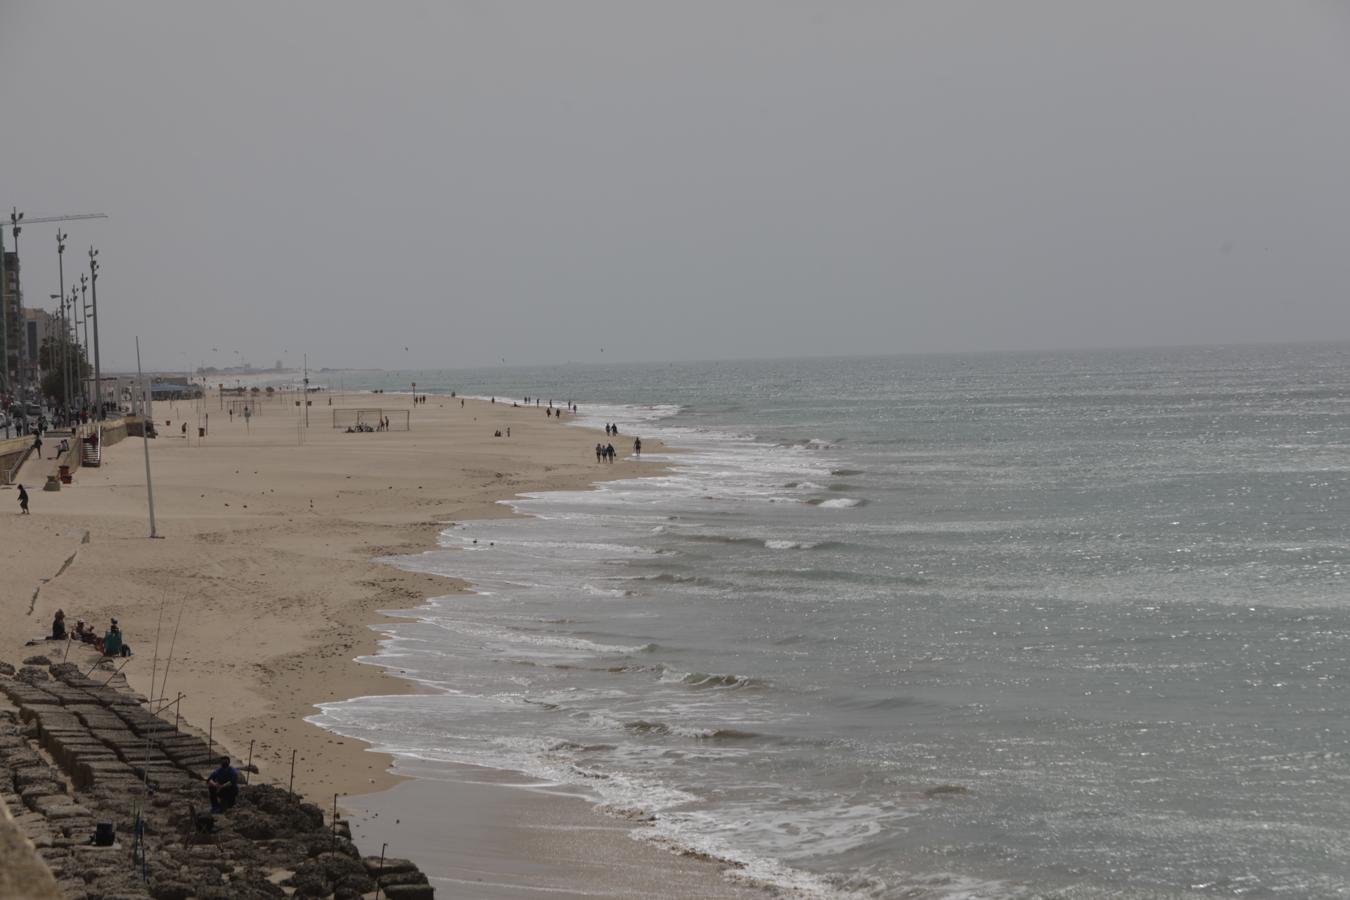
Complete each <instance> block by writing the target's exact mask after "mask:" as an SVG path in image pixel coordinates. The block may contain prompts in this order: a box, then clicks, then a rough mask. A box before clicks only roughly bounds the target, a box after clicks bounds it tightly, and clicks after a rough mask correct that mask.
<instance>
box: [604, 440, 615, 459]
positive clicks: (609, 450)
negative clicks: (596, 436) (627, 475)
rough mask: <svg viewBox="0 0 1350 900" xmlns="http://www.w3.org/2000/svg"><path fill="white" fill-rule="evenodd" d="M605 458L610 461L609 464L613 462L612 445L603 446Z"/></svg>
mask: <svg viewBox="0 0 1350 900" xmlns="http://www.w3.org/2000/svg"><path fill="white" fill-rule="evenodd" d="M605 456H606V457H608V458H609V461H610V462H614V445H613V444H606V445H605Z"/></svg>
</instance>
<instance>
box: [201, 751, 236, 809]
mask: <svg viewBox="0 0 1350 900" xmlns="http://www.w3.org/2000/svg"><path fill="white" fill-rule="evenodd" d="M206 793H207V796H208V797H210V798H211V812H213V813H221V812H224V811H225V810H227V809H229V808H230V807H232V806H234V801H235V800H236V799H237V798H238V797H239V770H238V769H236V768H234V767H233V766H231V765H230V758H229V757H228V756H222V757H221V758H220V768H218V769H216V770H215V771H214V772H212V773H211V775H210V777H208V778H207V779H206Z"/></svg>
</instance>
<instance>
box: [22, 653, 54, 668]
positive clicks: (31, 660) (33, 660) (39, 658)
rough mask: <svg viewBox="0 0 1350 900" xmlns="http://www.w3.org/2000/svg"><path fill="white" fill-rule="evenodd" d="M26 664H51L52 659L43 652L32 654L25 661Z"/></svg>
mask: <svg viewBox="0 0 1350 900" xmlns="http://www.w3.org/2000/svg"><path fill="white" fill-rule="evenodd" d="M23 664H24V665H25V666H50V665H51V664H52V661H51V660H50V659H48V658H47V657H45V656H43V655H42V654H38V655H36V656H30V657H28V658H27V659H25V660H24V661H23Z"/></svg>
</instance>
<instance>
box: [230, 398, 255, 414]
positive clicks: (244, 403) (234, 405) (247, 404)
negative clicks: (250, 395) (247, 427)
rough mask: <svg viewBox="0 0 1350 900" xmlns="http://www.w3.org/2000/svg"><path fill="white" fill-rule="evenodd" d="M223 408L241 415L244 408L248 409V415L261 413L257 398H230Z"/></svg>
mask: <svg viewBox="0 0 1350 900" xmlns="http://www.w3.org/2000/svg"><path fill="white" fill-rule="evenodd" d="M225 408H226V409H228V410H229V411H230V412H231V413H233V414H234V415H236V416H242V415H243V414H244V410H248V414H249V415H250V416H260V415H262V409H261V408H260V407H259V405H258V401H257V400H230V401H229V402H227V403H226V404H225Z"/></svg>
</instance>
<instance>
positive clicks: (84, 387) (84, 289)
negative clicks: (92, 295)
mask: <svg viewBox="0 0 1350 900" xmlns="http://www.w3.org/2000/svg"><path fill="white" fill-rule="evenodd" d="M88 291H89V276H88V275H85V274H84V273H83V272H81V273H80V318H81V320H82V321H83V322H84V362H85V364H86V365H88V363H89V294H88ZM80 389H81V391H82V392H83V394H84V405H85V406H88V405H89V382H88V379H87V378H86V377H85V374H84V368H83V366H81V370H80Z"/></svg>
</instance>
